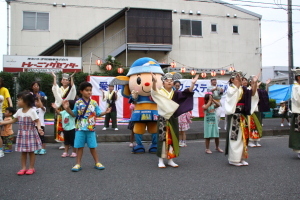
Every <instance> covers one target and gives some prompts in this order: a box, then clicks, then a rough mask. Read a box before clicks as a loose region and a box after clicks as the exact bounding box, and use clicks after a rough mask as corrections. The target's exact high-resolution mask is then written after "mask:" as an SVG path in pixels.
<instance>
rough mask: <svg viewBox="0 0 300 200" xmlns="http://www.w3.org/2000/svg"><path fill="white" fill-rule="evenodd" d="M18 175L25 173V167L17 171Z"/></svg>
mask: <svg viewBox="0 0 300 200" xmlns="http://www.w3.org/2000/svg"><path fill="white" fill-rule="evenodd" d="M17 174H18V175H19V176H22V175H24V174H26V169H21V170H20V171H18V173H17Z"/></svg>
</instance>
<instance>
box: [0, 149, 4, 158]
mask: <svg viewBox="0 0 300 200" xmlns="http://www.w3.org/2000/svg"><path fill="white" fill-rule="evenodd" d="M1 157H4V153H3V150H2V149H1V150H0V158H1Z"/></svg>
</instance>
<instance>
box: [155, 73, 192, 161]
mask: <svg viewBox="0 0 300 200" xmlns="http://www.w3.org/2000/svg"><path fill="white" fill-rule="evenodd" d="M167 75H168V74H166V76H167ZM193 95H194V92H190V91H189V89H185V90H184V91H182V92H181V91H174V90H172V91H171V92H168V91H167V90H166V89H164V88H162V89H160V90H158V91H155V90H152V91H151V96H152V98H153V100H154V101H155V102H156V103H157V106H158V113H159V119H158V149H157V153H156V154H157V156H158V157H160V158H167V159H173V158H176V157H178V156H179V126H178V116H180V115H181V114H183V113H186V112H188V111H191V110H192V109H193ZM166 105H167V106H166Z"/></svg>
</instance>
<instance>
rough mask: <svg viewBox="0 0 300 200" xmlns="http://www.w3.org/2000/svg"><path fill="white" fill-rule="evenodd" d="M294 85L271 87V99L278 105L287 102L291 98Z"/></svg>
mask: <svg viewBox="0 0 300 200" xmlns="http://www.w3.org/2000/svg"><path fill="white" fill-rule="evenodd" d="M292 87H293V85H272V86H270V87H269V98H270V99H275V100H276V103H280V102H281V101H287V100H289V99H290V98H291V92H292Z"/></svg>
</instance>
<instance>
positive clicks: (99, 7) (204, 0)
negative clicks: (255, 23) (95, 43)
mask: <svg viewBox="0 0 300 200" xmlns="http://www.w3.org/2000/svg"><path fill="white" fill-rule="evenodd" d="M187 1H195V0H187ZM196 1H197V2H203V3H216V4H221V5H229V6H230V5H235V6H248V7H258V8H270V9H282V8H278V7H267V6H257V5H251V4H248V5H247V4H244V5H242V4H232V3H227V2H223V1H210V0H196ZM12 2H14V3H23V4H34V5H47V6H53V4H52V3H41V2H28V1H12ZM12 2H11V3H12ZM67 6H68V7H76V8H94V9H114V10H115V9H122V8H116V7H101V6H84V5H71V4H68V5H67ZM292 10H299V11H300V8H299V9H292Z"/></svg>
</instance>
